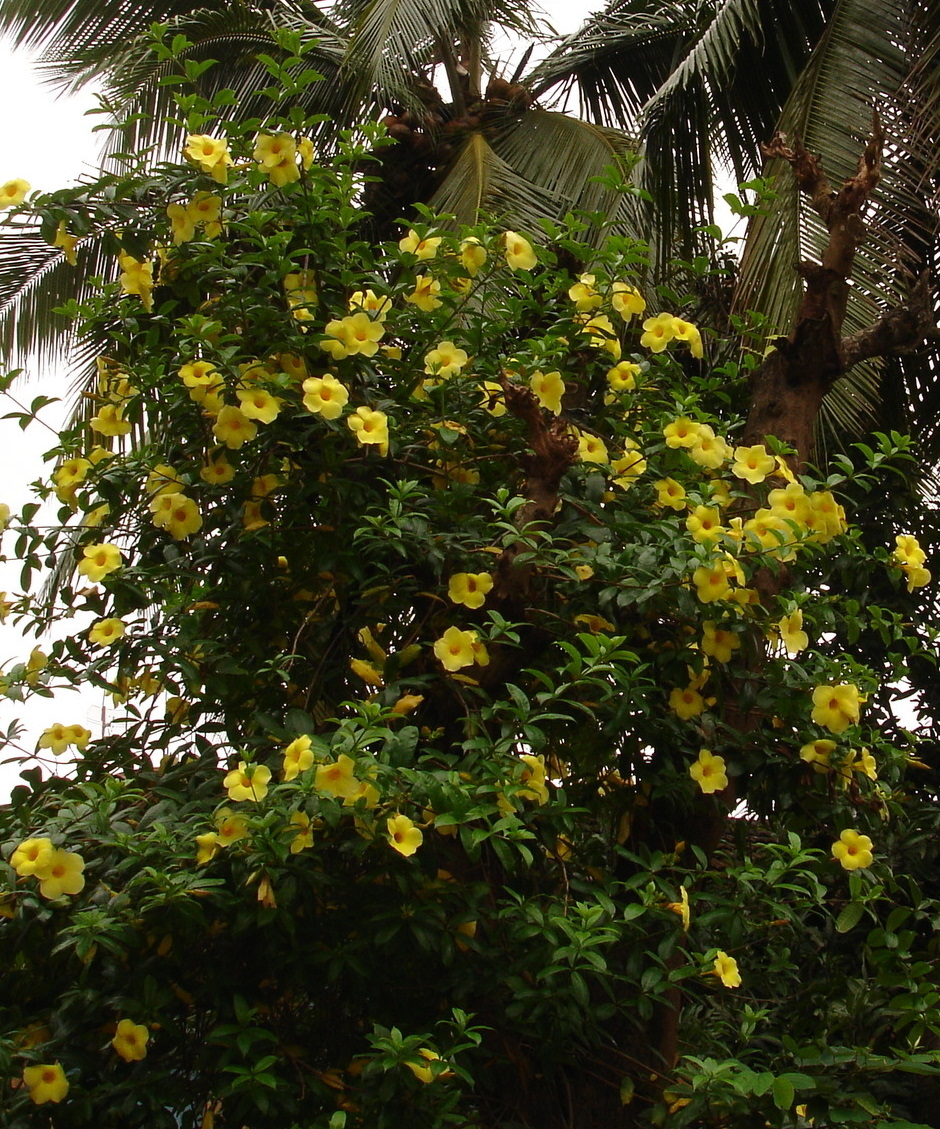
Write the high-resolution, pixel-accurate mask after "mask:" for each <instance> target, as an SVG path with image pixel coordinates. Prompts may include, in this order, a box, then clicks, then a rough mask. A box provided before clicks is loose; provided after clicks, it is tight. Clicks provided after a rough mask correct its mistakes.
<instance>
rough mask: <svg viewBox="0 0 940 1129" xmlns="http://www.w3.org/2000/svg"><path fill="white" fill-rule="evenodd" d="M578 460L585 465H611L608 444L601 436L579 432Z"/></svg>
mask: <svg viewBox="0 0 940 1129" xmlns="http://www.w3.org/2000/svg"><path fill="white" fill-rule="evenodd" d="M578 458H579V459H580V460H581V462H583V463H609V462H610V456H609V454H608V451H607V444H606V443H605V442H604V440H603V439H601V437H600V436H599V435H589V434H588V435H586V434H585V433H584V432H578Z"/></svg>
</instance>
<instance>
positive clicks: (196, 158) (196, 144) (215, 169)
mask: <svg viewBox="0 0 940 1129" xmlns="http://www.w3.org/2000/svg"><path fill="white" fill-rule="evenodd" d="M183 155H184V156H185V157H187V158H188V159H189V160H190V161H192V162H193V164H194V165H198V166H199V168H200V169H201V170H202V171H203V172H207V173H208V174H209V175H210V176H211V177H212V179H213V180H215V181H217V182H218V183H219V184H225V182H226V181H227V180H228V170H229V166H230V165H231V163H232V158H231V157H230V156H229V152H228V142H227V141H225V139H224V138H223V139H219V138H216V137H209V136H208V135H206V134H205V133H191V134H189V136H188V137H187V138H186V144H185V146H184V147H183Z"/></svg>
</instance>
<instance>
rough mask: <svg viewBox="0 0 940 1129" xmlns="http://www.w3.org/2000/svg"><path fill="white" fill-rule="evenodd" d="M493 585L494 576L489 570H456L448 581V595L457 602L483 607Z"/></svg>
mask: <svg viewBox="0 0 940 1129" xmlns="http://www.w3.org/2000/svg"><path fill="white" fill-rule="evenodd" d="M492 587H493V577H492V576H490V574H489V573H488V572H456V573H454V575H453V576H452V577H451V578H450V581H449V582H448V585H447V595H448V596H450V598H451V599H452V600H453V601H454V603H455V604H464V605H465V606H466V607H468V608H482V607H483V603H484V601H485V600H486V594H487V593H488V592H489V591H490V589H491V588H492Z"/></svg>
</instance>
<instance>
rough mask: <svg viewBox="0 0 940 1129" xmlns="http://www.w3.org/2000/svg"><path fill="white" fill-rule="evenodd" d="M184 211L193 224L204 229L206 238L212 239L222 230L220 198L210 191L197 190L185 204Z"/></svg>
mask: <svg viewBox="0 0 940 1129" xmlns="http://www.w3.org/2000/svg"><path fill="white" fill-rule="evenodd" d="M186 213H187V215H188V216H189V218H190V220H191V221H192V222H193V223H194V224H199V225H200V226H201V227H204V228H205V230H206V238H207V239H213V238H215V236H216V235H218V234H219V233H220V232H221V230H222V225H221V223H219V217H220V216H221V215H222V198H221V197H220V196H216V195H214V194H213V193H212V192H197V193H196V195H195V196H194V197H193V198H192V200H190V201H189V203H188V204H187V205H186Z"/></svg>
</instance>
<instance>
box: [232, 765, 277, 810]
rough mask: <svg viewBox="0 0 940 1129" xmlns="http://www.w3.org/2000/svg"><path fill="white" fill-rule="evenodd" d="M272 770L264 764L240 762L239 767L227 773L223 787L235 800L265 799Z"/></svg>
mask: <svg viewBox="0 0 940 1129" xmlns="http://www.w3.org/2000/svg"><path fill="white" fill-rule="evenodd" d="M270 779H271V770H270V768H268V766H267V765H264V764H247V763H246V762H245V761H239V762H238V768H233V769H232V770H231V772H228V773H226V775H225V779H224V780H223V781H222V787H223V788H225V790H226V792H228V798H229V799H230V800H232V801H233V802H238V801H239V800H263V799H264V797H265V796H266V795H267V794H268V782H269V781H270Z"/></svg>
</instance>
